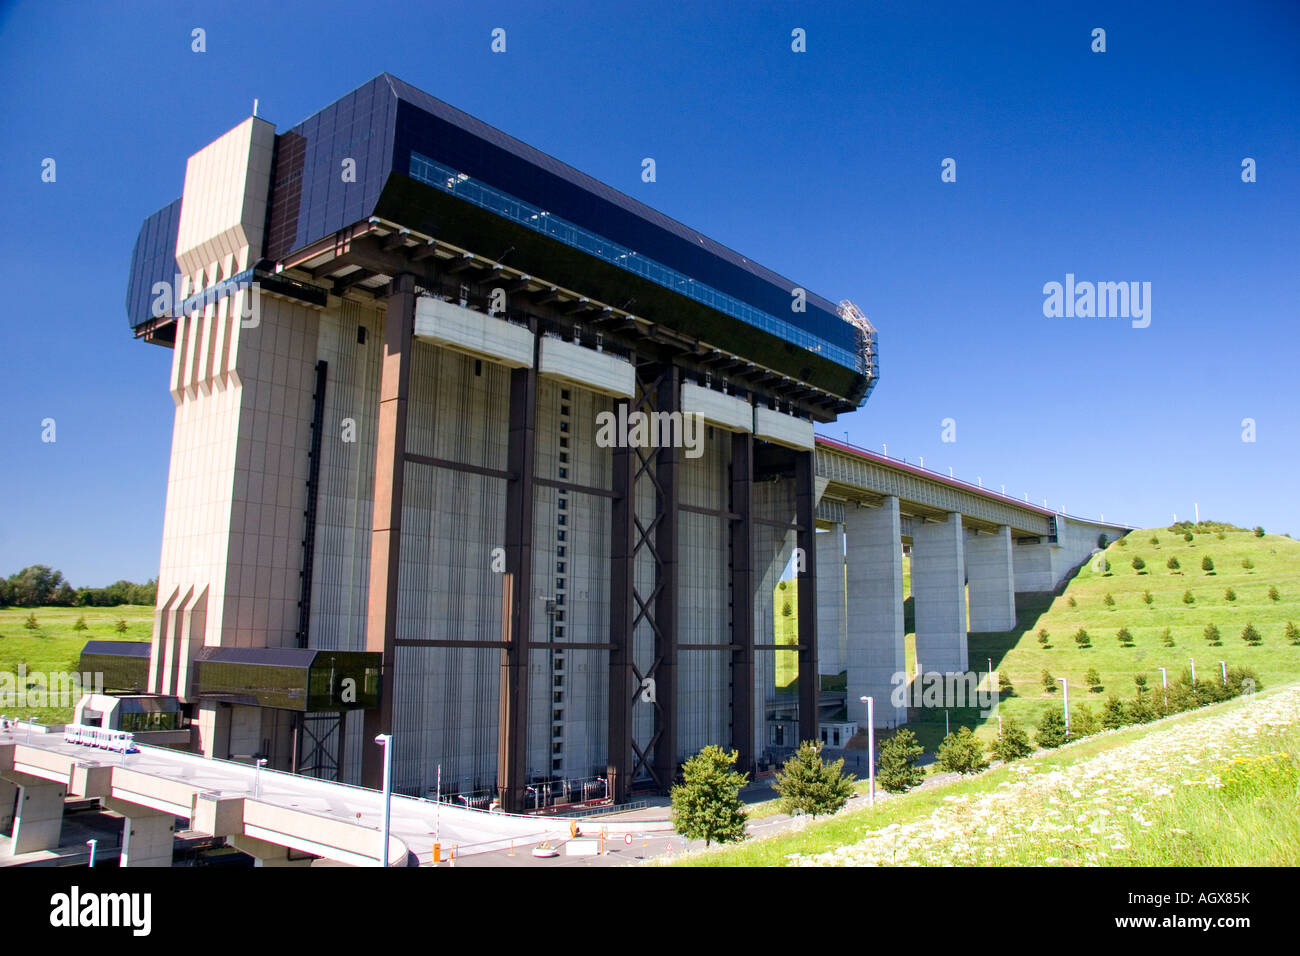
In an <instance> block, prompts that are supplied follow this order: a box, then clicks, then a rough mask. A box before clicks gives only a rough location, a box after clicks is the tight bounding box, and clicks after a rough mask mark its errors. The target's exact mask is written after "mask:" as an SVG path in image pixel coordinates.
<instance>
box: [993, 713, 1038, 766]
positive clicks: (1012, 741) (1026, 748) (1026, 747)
mask: <svg viewBox="0 0 1300 956" xmlns="http://www.w3.org/2000/svg"><path fill="white" fill-rule="evenodd" d="M989 751H990V752H991V753H992V754H993V756H994V757H996V758H997V759H998V760H1019V759H1020V758H1021V757H1028V756H1029V755H1030V754H1031V753H1033V752H1034V748H1033V747H1032V746H1031V745H1030V743H1029V734H1027V733H1025V728H1024V727H1022V726H1020V721H1018V720H1016V718H1014V717H1008V718H1007V719H1006V720H1005V721H1003V726H1002V733H1001V735H999V736H998V737H997V739H995V740H994V741H992V742H991V743H990V744H989Z"/></svg>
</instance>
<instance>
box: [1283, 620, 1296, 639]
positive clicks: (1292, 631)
mask: <svg viewBox="0 0 1300 956" xmlns="http://www.w3.org/2000/svg"><path fill="white" fill-rule="evenodd" d="M1283 633H1284V634H1285V636H1286V642H1287V643H1288V644H1300V627H1296V626H1295V621H1287V622H1286V630H1285V631H1284V632H1283Z"/></svg>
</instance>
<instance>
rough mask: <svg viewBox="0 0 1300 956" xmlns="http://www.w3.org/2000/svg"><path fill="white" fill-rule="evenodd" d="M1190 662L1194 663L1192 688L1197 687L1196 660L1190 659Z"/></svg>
mask: <svg viewBox="0 0 1300 956" xmlns="http://www.w3.org/2000/svg"><path fill="white" fill-rule="evenodd" d="M1188 660H1189V661H1191V663H1192V686H1193V687H1195V686H1196V658H1194V657H1189V658H1188Z"/></svg>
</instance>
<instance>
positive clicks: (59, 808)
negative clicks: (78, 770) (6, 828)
mask: <svg viewBox="0 0 1300 956" xmlns="http://www.w3.org/2000/svg"><path fill="white" fill-rule="evenodd" d="M8 776H9V782H10V783H15V784H17V785H18V804H17V808H16V810H15V812H14V816H13V827H14V828H13V839H12V840H11V841H10V843H9V852H10V853H11V854H12V855H14V856H17V855H18V854H20V853H34V852H36V851H37V850H57V849H58V848H59V837H60V836H61V835H62V834H63V797H64V795H65V793H66V792H67V789H66V788H65V787H64V786H63V784H61V783H53V782H52V781H49V780H42V779H41V778H40V777H30V776H28V775H27V774H25V773H15V774H11V775H8Z"/></svg>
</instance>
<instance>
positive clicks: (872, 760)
mask: <svg viewBox="0 0 1300 956" xmlns="http://www.w3.org/2000/svg"><path fill="white" fill-rule="evenodd" d="M858 699H859V700H860V701H862V702H863V703H864V704H866V705H867V777H868V779H869V780H870V781H871V805H872V806H873V807H874V806H875V805H876V702H875V700H874V698H871V697H859V698H858Z"/></svg>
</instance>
